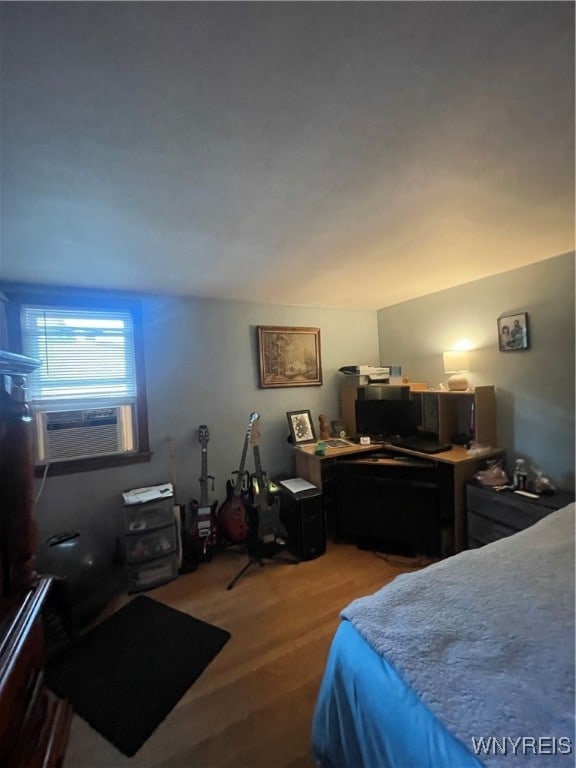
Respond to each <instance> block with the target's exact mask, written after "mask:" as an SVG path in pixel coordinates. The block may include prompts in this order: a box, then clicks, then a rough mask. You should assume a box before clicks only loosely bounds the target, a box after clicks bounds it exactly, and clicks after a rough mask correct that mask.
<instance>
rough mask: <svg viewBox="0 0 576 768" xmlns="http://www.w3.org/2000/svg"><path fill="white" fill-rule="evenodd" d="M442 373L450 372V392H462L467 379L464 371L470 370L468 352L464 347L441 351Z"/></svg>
mask: <svg viewBox="0 0 576 768" xmlns="http://www.w3.org/2000/svg"><path fill="white" fill-rule="evenodd" d="M443 358H444V373H452V374H453V375H452V376H450V378H449V379H448V389H449V390H450V391H451V392H463V391H464V390H466V389H468V379H467V378H466V376H464V373H466V372H467V371H469V370H470V364H469V362H468V352H467V351H466V350H465V349H450V350H448V351H447V352H444V353H443Z"/></svg>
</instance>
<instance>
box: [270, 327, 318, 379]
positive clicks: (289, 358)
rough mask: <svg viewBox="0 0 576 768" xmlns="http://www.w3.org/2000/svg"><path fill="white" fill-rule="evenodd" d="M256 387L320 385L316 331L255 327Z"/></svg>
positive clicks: (294, 328) (310, 329)
mask: <svg viewBox="0 0 576 768" xmlns="http://www.w3.org/2000/svg"><path fill="white" fill-rule="evenodd" d="M258 357H259V374H260V387H261V388H269V387H313V386H319V385H321V384H322V361H321V354H320V328H309V327H290V326H281V325H259V326H258Z"/></svg>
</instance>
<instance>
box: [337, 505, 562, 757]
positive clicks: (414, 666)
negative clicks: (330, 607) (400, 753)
mask: <svg viewBox="0 0 576 768" xmlns="http://www.w3.org/2000/svg"><path fill="white" fill-rule="evenodd" d="M574 511H575V510H574V504H570V505H569V506H568V507H565V508H564V509H561V510H558V511H557V512H554V513H553V514H551V515H550V516H548V517H547V518H545V519H544V520H542V521H540V522H539V523H537V524H536V525H534V526H532V527H531V528H528V529H526V530H525V531H522V532H520V533H518V534H516V535H514V536H512V537H509V538H507V539H502V540H500V541H497V542H494V543H493V544H490V545H488V546H486V547H482V548H481V549H477V550H470V551H467V552H463V553H461V554H459V555H456V556H455V557H452V558H449V559H447V560H444V561H442V562H439V563H436V564H434V565H432V566H430V567H428V568H426V569H424V570H422V571H419V572H417V573H411V574H406V575H403V576H399V577H397V578H396V579H395V580H394V581H393V582H392V583H391V584H388V585H387V586H385V587H384V588H383V589H381V590H379V591H378V592H376V593H375V594H373V595H370V596H367V597H363V598H360V599H358V600H355V601H354V602H352V603H351V604H350V605H349V606H348V607H347V608H346V609H345V610H344V611H343V613H342V616H343V618H345V619H347V620H348V621H350V622H351V623H352V624H353V625H354V627H355V628H356V629H357V630H358V632H359V633H360V634H361V635H362V636H363V637H364V638H365V640H366V641H367V642H368V643H369V645H370V646H372V648H374V649H375V650H376V651H377V652H378V653H379V654H380V655H382V656H383V657H384V658H385V659H386V660H387V661H388V662H390V663H391V664H392V665H393V667H394V669H395V670H396V671H397V672H398V673H399V675H400V676H401V677H402V678H403V680H404V681H405V682H406V683H407V684H408V685H410V686H411V687H412V688H413V689H414V690H415V691H416V692H417V693H418V695H419V697H420V699H421V700H422V701H423V702H424V703H425V704H426V705H427V707H428V708H429V709H430V711H431V712H432V713H433V714H434V715H435V716H436V717H437V718H438V720H439V721H440V722H441V723H442V724H443V725H444V726H445V727H446V728H447V729H448V731H449V732H450V733H452V734H453V735H454V736H455V737H456V738H457V739H458V740H459V741H460V742H461V743H462V744H464V745H465V746H466V747H467V748H468V749H469V750H470V752H471V753H472V754H477V755H478V757H479V758H480V760H481V761H482V762H483V763H485V764H486V765H488V766H490V765H494V766H496V765H497V766H502V765H515V766H522V768H525V767H527V766H534V768H548V767H549V766H562V765H566V766H568V765H570V766H571V765H573V764H574V753H575V749H576V744H575V741H574V650H575V649H574Z"/></svg>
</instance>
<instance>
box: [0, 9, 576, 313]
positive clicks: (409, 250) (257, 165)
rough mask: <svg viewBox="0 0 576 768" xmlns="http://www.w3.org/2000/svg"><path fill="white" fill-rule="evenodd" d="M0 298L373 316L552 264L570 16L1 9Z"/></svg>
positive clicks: (564, 211) (561, 179)
mask: <svg viewBox="0 0 576 768" xmlns="http://www.w3.org/2000/svg"><path fill="white" fill-rule="evenodd" d="M1 14H2V19H1V21H2V32H1V35H2V38H1V43H2V49H1V56H2V70H1V77H2V92H1V93H2V96H1V99H2V105H1V106H2V110H1V118H2V133H1V150H2V157H1V159H2V174H1V182H2V190H1V191H2V211H1V215H2V222H1V223H2V241H1V245H2V254H1V256H2V262H1V269H2V277H3V278H4V279H9V280H24V281H27V282H46V283H57V284H68V285H77V286H98V287H106V288H120V289H130V290H135V291H139V292H142V291H145V292H149V291H152V292H160V293H173V294H183V295H190V296H197V297H210V298H222V299H239V300H251V301H252V300H256V301H262V302H271V303H274V304H291V305H292V304H295V305H306V306H324V307H337V308H360V307H364V308H372V309H376V308H379V307H384V306H389V305H392V304H396V303H398V302H401V301H405V300H408V299H412V298H415V297H418V296H423V295H426V294H429V293H433V292H435V291H438V290H441V289H444V288H447V287H450V286H455V285H460V284H463V283H466V282H469V281H472V280H476V279H479V278H482V277H486V276H489V275H494V274H498V273H501V272H504V271H508V270H510V269H514V268H517V267H520V266H523V265H525V264H530V263H533V262H536V261H541V260H543V259H547V258H551V257H553V256H556V255H558V254H560V253H564V252H567V251H570V250H572V249H573V247H574V148H573V145H574V4H573V3H571V2H526V3H524V2H366V3H365V2H338V3H331V2H254V3H245V2H231V3H227V2H157V3H156V2H125V3H117V2H92V3H80V2H63V3H59V2H47V3H44V2H41V3H28V2H4V3H3V4H2V8H1Z"/></svg>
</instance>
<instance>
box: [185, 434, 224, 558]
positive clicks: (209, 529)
mask: <svg viewBox="0 0 576 768" xmlns="http://www.w3.org/2000/svg"><path fill="white" fill-rule="evenodd" d="M209 439H210V432H209V430H208V427H207V426H206V424H201V425H200V426H199V427H198V440H199V442H200V445H201V446H202V459H201V468H200V479H199V481H198V482H199V483H200V501H198V500H197V499H192V500H191V502H190V511H191V514H192V530H191V544H192V552H193V555H195V556H196V558H198V559H199V560H211V559H212V554H213V549H214V547H215V546H216V543H217V539H218V528H217V523H216V507H217V506H218V502H217V501H213V502H212V504H210V502H209V501H208V480H212V490H214V477H213V475H209V474H208V441H209Z"/></svg>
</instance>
